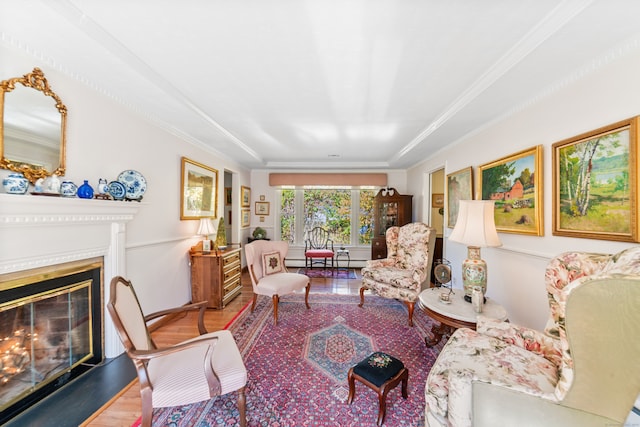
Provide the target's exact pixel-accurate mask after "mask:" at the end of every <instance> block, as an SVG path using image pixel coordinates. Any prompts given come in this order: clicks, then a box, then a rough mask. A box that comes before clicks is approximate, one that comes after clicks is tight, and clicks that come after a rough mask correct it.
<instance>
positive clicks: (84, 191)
mask: <svg viewBox="0 0 640 427" xmlns="http://www.w3.org/2000/svg"><path fill="white" fill-rule="evenodd" d="M77 194H78V197H80V198H81V199H93V188H92V187H91V186H90V185H89V181H87V180H86V179H85V180H84V184H82V185H81V186H80V187H78V193H77Z"/></svg>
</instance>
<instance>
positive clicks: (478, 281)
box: [462, 246, 487, 303]
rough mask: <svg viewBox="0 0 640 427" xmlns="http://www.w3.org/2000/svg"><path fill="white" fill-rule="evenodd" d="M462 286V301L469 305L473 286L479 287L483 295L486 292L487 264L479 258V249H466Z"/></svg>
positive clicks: (474, 247)
mask: <svg viewBox="0 0 640 427" xmlns="http://www.w3.org/2000/svg"><path fill="white" fill-rule="evenodd" d="M462 284H463V286H464V300H465V301H467V302H469V303H470V302H471V290H472V289H473V287H474V286H480V287H481V288H482V294H483V295H484V294H485V293H486V292H487V263H486V262H484V260H483V259H481V258H480V248H479V247H477V246H469V247H468V252H467V259H465V260H464V262H463V263H462Z"/></svg>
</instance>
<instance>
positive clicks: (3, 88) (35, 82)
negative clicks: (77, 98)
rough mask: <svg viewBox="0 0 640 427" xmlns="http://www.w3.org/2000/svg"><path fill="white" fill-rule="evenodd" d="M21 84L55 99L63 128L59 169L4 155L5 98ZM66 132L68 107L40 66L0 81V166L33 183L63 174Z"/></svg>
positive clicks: (61, 130)
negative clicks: (19, 174) (16, 161)
mask: <svg viewBox="0 0 640 427" xmlns="http://www.w3.org/2000/svg"><path fill="white" fill-rule="evenodd" d="M18 83H19V84H21V85H23V86H25V87H27V88H32V89H35V90H37V91H40V92H42V93H43V95H45V96H50V97H51V98H53V99H54V101H55V106H56V108H57V109H58V112H59V113H60V116H61V119H62V120H61V126H60V127H61V129H60V162H59V166H58V168H57V169H55V170H53V171H48V170H46V169H44V168H41V169H40V168H32V167H31V166H30V165H26V164H24V163H20V164H16V163H15V162H13V161H11V160H9V159H7V158H5V156H4V148H5V147H4V98H5V94H6V93H9V92H11V91H12V90H14V89H15V88H16V84H18ZM66 134H67V107H66V106H65V105H64V104H63V103H62V100H61V99H60V97H59V96H58V95H56V93H55V92H54V91H53V90H51V86H49V82H48V81H47V79H46V77H45V76H44V73H43V72H42V70H41V69H40V68H37V67H36V68H34V69H33V71H32V72H30V73H28V74H25V75H24V76H22V77H14V78H11V79H8V80H3V81H2V82H0V168H2V169H8V170H11V171H14V172H21V173H22V174H23V175H24V176H25V177H26V178H27V179H28V180H29V182H31V183H32V184H34V183H35V182H36V181H37V180H38V179H40V178H46V177H48V176H50V175H53V174H56V175H58V176H63V175H64V173H65V170H66V166H65V158H66V154H65V151H66V145H67V144H66V142H67V140H66Z"/></svg>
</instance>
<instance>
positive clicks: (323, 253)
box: [304, 249, 334, 258]
mask: <svg viewBox="0 0 640 427" xmlns="http://www.w3.org/2000/svg"><path fill="white" fill-rule="evenodd" d="M333 255H334V254H333V251H332V250H330V249H308V250H307V251H306V252H305V253H304V256H306V257H307V258H332V257H333Z"/></svg>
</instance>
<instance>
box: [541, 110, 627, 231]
mask: <svg viewBox="0 0 640 427" xmlns="http://www.w3.org/2000/svg"><path fill="white" fill-rule="evenodd" d="M638 120H639V117H633V118H630V119H627V120H623V121H620V122H617V123H614V124H612V125H609V126H605V127H602V128H599V129H596V130H594V131H591V132H587V133H584V134H581V135H578V136H576V137H574V138H570V139H566V140H564V141H560V142H557V143H555V144H553V234H554V235H556V236H570V237H582V238H589V239H602V240H617V241H622V242H638V205H637V203H638V160H637V156H638Z"/></svg>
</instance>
